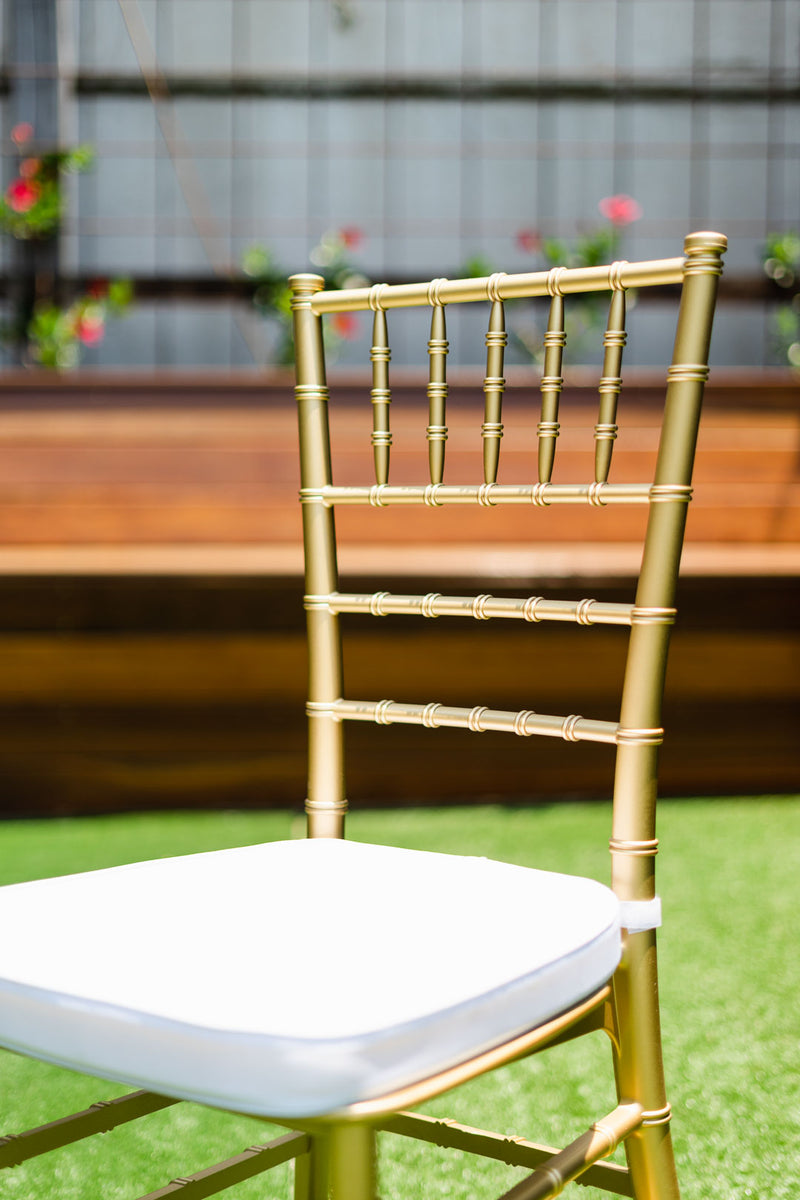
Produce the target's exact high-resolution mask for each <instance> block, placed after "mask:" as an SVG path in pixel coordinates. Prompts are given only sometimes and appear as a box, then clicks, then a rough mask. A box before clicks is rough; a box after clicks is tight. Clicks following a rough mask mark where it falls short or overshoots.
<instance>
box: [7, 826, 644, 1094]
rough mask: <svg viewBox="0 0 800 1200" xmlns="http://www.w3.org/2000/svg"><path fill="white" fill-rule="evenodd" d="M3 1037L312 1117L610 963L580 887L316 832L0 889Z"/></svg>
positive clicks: (609, 934) (470, 1046)
mask: <svg viewBox="0 0 800 1200" xmlns="http://www.w3.org/2000/svg"><path fill="white" fill-rule="evenodd" d="M0 928H2V930H3V935H2V940H1V941H0V1044H2V1045H5V1046H8V1047H10V1048H12V1049H15V1050H19V1051H21V1052H22V1053H26V1054H30V1055H32V1056H34V1057H37V1058H42V1059H46V1060H48V1061H50V1062H54V1063H59V1064H61V1065H63V1066H67V1067H72V1068H74V1069H75V1070H78V1071H82V1072H86V1073H88V1074H94V1075H99V1076H102V1077H104V1078H108V1079H114V1080H119V1081H122V1082H125V1083H127V1084H131V1085H134V1086H136V1087H143V1088H147V1089H149V1090H151V1091H155V1092H160V1093H163V1094H165V1095H169V1096H176V1097H183V1098H186V1099H190V1100H197V1101H200V1102H202V1103H206V1104H210V1105H214V1106H219V1107H222V1108H226V1109H233V1110H238V1111H242V1112H249V1113H254V1114H260V1115H265V1116H266V1115H273V1116H280V1117H292V1116H312V1115H319V1114H322V1113H325V1112H329V1111H332V1110H335V1109H337V1108H339V1107H342V1106H344V1105H347V1104H350V1103H353V1102H356V1101H359V1100H364V1099H371V1098H374V1097H376V1096H379V1095H381V1094H383V1093H385V1092H387V1091H390V1090H393V1089H395V1088H397V1087H401V1086H403V1085H406V1084H409V1083H411V1082H413V1081H415V1080H419V1079H423V1078H426V1077H428V1076H430V1075H432V1074H434V1073H436V1072H438V1071H440V1070H442V1069H444V1068H446V1067H448V1066H451V1065H453V1064H455V1063H457V1062H460V1061H463V1060H464V1059H466V1058H469V1057H470V1056H471V1055H473V1054H474V1053H476V1052H479V1051H481V1050H484V1049H488V1048H489V1047H491V1046H494V1045H498V1044H500V1043H502V1042H503V1041H506V1040H507V1039H508V1038H510V1037H511V1036H513V1035H515V1034H518V1033H521V1032H524V1031H525V1030H527V1029H531V1028H533V1027H535V1026H536V1025H539V1024H541V1023H543V1022H544V1021H545V1020H547V1019H548V1018H550V1017H552V1016H555V1015H556V1014H557V1013H559V1012H561V1011H562V1010H564V1009H565V1008H567V1007H569V1006H570V1005H571V1004H573V1003H574V1002H576V1001H578V1000H581V999H583V998H584V997H585V996H588V995H589V994H590V993H592V992H593V991H595V990H596V989H597V988H598V987H600V986H602V985H603V984H604V983H605V982H606V981H607V980H608V979H609V978H610V976H611V975H612V973H613V971H614V968H615V967H616V965H617V962H618V960H619V956H620V931H619V910H618V903H617V900H616V898H615V897H614V895H613V893H612V892H611V891H609V889H607V888H605V887H603V886H602V885H601V884H598V883H595V882H594V881H592V880H587V879H582V878H576V877H573V876H568V875H557V874H553V873H550V872H545V871H533V870H528V869H526V868H523V867H515V866H509V865H507V864H505V863H498V862H492V861H490V860H487V859H480V858H464V857H458V856H450V855H443V854H429V853H423V852H419V851H412V850H397V849H393V848H389V847H384V846H371V845H363V844H359V843H357V842H348V841H336V840H328V839H316V840H313V841H309V840H303V841H291V842H272V843H267V844H265V845H261V846H250V847H245V848H242V849H238V850H223V851H218V852H215V853H211V854H197V855H191V856H187V857H185V858H172V859H161V860H156V861H154V862H146V863H138V864H135V865H132V866H126V867H117V868H113V869H110V870H104V871H93V872H90V873H88V874H84V875H69V876H64V877H62V878H58V879H50V880H42V881H40V882H36V883H24V884H14V885H12V886H9V887H5V888H0Z"/></svg>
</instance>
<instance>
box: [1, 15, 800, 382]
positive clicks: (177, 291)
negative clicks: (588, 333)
mask: <svg viewBox="0 0 800 1200" xmlns="http://www.w3.org/2000/svg"><path fill="white" fill-rule="evenodd" d="M48 9H49V10H50V11H51V13H55V14H56V16H57V20H55V22H54V28H55V29H56V45H55V47H53V45H52V44H50V43H48V42H47V40H46V39H43V38H41V37H40V39H39V41H38V43H37V42H36V39H34V41H33V42H31V43H29V44H28V48H27V50H24V48H23V49H21V48H20V46H19V45H18V44H17V43H15V41H14V30H15V29H18V28H19V27H20V14H21V13H22V12H23V11H25V12H26V13H28V14H30V13H33V12H34V11H37V10H41V11H42V12H43V13H44V12H46V10H48ZM2 16H3V22H4V26H5V39H4V60H3V72H2V79H1V80H0V82H1V84H2V91H1V93H0V105H2V109H3V134H4V137H3V149H4V151H5V152H6V154H7V155H8V152H9V150H10V143H9V140H8V133H9V131H10V128H11V127H12V125H13V124H14V123H15V122H16V121H19V120H23V119H29V116H28V115H27V113H26V111H23V110H24V109H25V105H30V103H31V99H30V98H31V96H32V95H36V96H39V97H41V96H42V95H43V94H44V90H45V89H47V88H48V87H49V89H50V91H49V93H48V94H49V95H50V96H52V97H53V98H54V99H55V100H57V112H58V117H57V126H58V130H59V134H60V136H61V137H62V139H64V140H66V141H73V142H74V141H76V140H81V141H88V142H91V143H92V144H94V146H95V147H96V150H97V156H98V157H97V165H96V168H95V170H94V171H93V172H92V173H91V174H89V175H86V176H82V177H81V178H80V179H79V180H74V181H72V189H73V195H72V203H71V209H70V217H69V220H68V222H67V224H66V227H65V229H64V235H63V237H62V238H61V245H60V248H59V255H60V266H61V271H62V273H63V274H64V275H65V276H66V277H67V278H73V277H75V278H86V277H89V276H92V275H95V274H98V273H101V274H103V275H109V274H114V273H129V274H131V275H132V276H134V277H135V278H136V281H137V284H138V291H139V303H138V305H137V310H136V312H135V313H134V315H133V316H132V317H130V318H129V319H128V320H126V321H125V322H124V323H121V324H120V325H119V326H118V327H115V328H114V329H113V330H110V335H109V337H108V339H107V341H106V343H105V345H104V346H103V347H102V348H100V349H99V350H98V351H96V352H95V357H96V358H97V360H98V361H101V362H102V361H105V362H115V361H116V362H122V363H125V362H153V363H157V364H160V363H164V364H168V363H180V362H187V363H190V362H198V361H209V362H218V363H220V364H232V363H233V364H235V363H246V362H249V361H252V357H253V354H255V355H256V357H258V356H259V354H260V353H261V352H262V347H261V345H260V343H259V342H258V338H256V344H255V345H254V346H250V347H248V344H247V340H246V338H245V337H244V336H242V333H241V332H240V331H239V330H237V327H236V324H235V322H234V319H233V314H234V312H237V311H238V312H239V313H240V314H241V312H242V311H244V312H245V313H247V310H246V308H244V309H243V306H242V300H241V291H242V289H241V286H240V285H237V284H236V283H235V282H232V276H233V275H234V274H235V273H236V271H237V269H238V266H239V263H240V261H241V255H242V253H243V252H244V250H245V249H246V248H247V247H248V246H249V245H251V244H253V243H262V244H266V245H269V246H270V247H271V248H272V250H273V251H274V254H275V257H276V259H277V261H279V262H280V263H281V264H282V265H284V266H285V267H286V270H287V272H288V271H289V270H293V269H299V268H303V267H304V266H305V265H306V264H307V262H308V254H309V250H310V248H311V247H312V246H313V245H314V244H315V242H316V241H317V240H318V238H319V236H320V235H321V234H322V233H323V232H324V231H325V230H327V229H331V228H341V227H344V226H347V227H357V228H358V229H360V230H361V231H362V232H363V234H364V241H363V244H362V246H361V247H360V248H359V250H358V253H357V258H358V261H359V262H360V263H361V264H362V265H363V267H364V269H365V270H366V271H367V272H368V273H369V274H370V275H372V276H373V277H374V278H390V279H398V278H404V277H411V276H415V275H417V274H419V273H420V272H424V271H425V270H426V269H427V264H428V263H430V262H432V261H434V262H436V263H439V264H441V265H442V267H443V268H444V269H445V270H449V271H450V272H451V273H454V274H455V273H457V272H459V271H460V270H461V269H462V268H463V264H464V263H465V262H466V261H467V260H468V259H469V258H471V257H473V256H476V255H480V256H481V257H482V258H484V259H486V260H488V261H489V262H491V263H492V264H493V265H495V266H502V267H503V268H504V269H507V270H515V269H525V268H526V267H528V266H530V265H532V262H533V259H532V258H531V256H530V254H527V253H526V252H525V251H524V249H522V248H520V246H519V245H518V244H517V240H516V235H517V234H518V233H520V232H521V231H526V230H528V231H530V230H534V229H535V230H536V231H537V233H538V234H540V235H543V236H551V237H552V236H558V237H562V238H566V239H569V238H570V237H571V236H575V235H577V234H578V233H579V232H580V231H581V230H585V229H588V228H591V227H592V226H594V225H599V224H600V223H601V221H602V218H600V216H599V214H598V212H597V208H596V205H597V201H598V200H599V199H600V198H601V197H602V196H605V195H609V194H613V193H616V192H625V193H628V194H630V195H633V196H635V197H636V199H637V200H638V201H639V203H640V204H641V205H642V207H643V210H644V215H643V217H642V219H641V220H640V221H639V222H637V223H636V224H635V225H632V226H630V227H629V228H628V229H627V230H626V231H625V236H624V241H623V253H624V255H625V256H626V257H631V258H633V257H652V256H655V255H660V254H664V253H670V252H671V251H672V249H673V248H674V245H675V243H676V242H677V241H679V240H680V238H681V237H682V236H683V234H684V233H685V232H686V230H687V229H690V228H702V227H704V226H705V227H720V228H725V229H726V230H727V231H728V232H729V235H730V241H731V252H730V256H729V259H730V262H729V271H730V277H731V279H732V280H733V285H734V286H733V287H732V289H731V291H730V292H729V294H730V295H731V296H733V295H736V296H738V297H739V300H740V302H739V303H738V304H737V305H736V306H735V307H733V306H731V305H723V311H722V314H721V318H720V320H719V322H718V328H717V339H716V356H717V360H718V361H723V362H731V363H736V362H746V363H748V364H751V365H752V364H754V363H756V362H759V361H762V360H763V355H764V353H765V349H764V343H765V338H764V329H765V319H766V311H767V302H766V297H768V294H769V293H768V289H766V287H765V284H764V283H763V282H762V280H761V277H760V274H759V253H760V249H761V246H762V244H763V241H764V238H765V235H766V234H767V233H768V232H769V231H770V230H773V229H788V228H793V227H796V226H798V225H800V200H799V197H800V153H799V152H798V151H800V134H798V130H799V129H800V121H798V119H797V118H798V115H799V112H798V110H800V83H798V73H797V64H798V51H799V50H800V0H558V2H556V0H426V2H425V3H421V2H420V0H368V2H367V0H340V2H339V3H335V2H334V0H159V2H158V3H157V4H156V3H153V2H152V0H33V2H31V0H4V3H3V5H2ZM126 17H127V23H128V28H126ZM131 17H133V18H134V19H135V21H136V22H137V23H138V27H139V29H140V32H141V34H142V38H143V42H142V43H140V45H139V46H138V47H137V46H136V44H135V40H134V41H132V39H131V36H130V32H131V31H130V24H131ZM142 44H144V45H145V47H146V48H148V49H147V52H146V53H145V54H144V58H143V54H142V48H141V47H142ZM149 48H151V49H152V59H148V53H149ZM26 55H27V61H24V59H25V56H26ZM21 59H22V60H23V61H20V60H21ZM54 59H55V62H53V60H54ZM143 67H145V70H144V71H143ZM148 72H149V78H148ZM32 81H35V85H36V86H35V87H34V86H33V84H32ZM154 82H155V89H154V86H153V85H154ZM148 87H149V92H148ZM154 95H155V98H156V100H157V101H158V103H159V105H160V106H161V113H162V114H163V113H164V112H166V113H168V115H169V120H170V122H171V125H170V135H169V136H168V137H167V139H166V140H165V137H164V125H163V120H162V125H161V128H159V121H158V119H157V117H158V116H159V113H157V111H156V109H155V107H154V105H153V102H152V101H153V96H154ZM37 119H38V118H37ZM9 157H10V156H9ZM11 169H12V167H11V165H10V163H6V176H8V173H9V172H10V171H11ZM187 178H188V179H189V180H190V183H189V186H188V189H187V187H186V183H185V181H186V179H187ZM214 279H216V283H214V282H212V281H213V280H214ZM210 297H213V304H211V302H210ZM722 299H723V301H724V299H725V297H724V295H723V297H722ZM167 300H169V303H167ZM637 321H639V323H640V324H641V326H642V329H644V330H645V333H644V335H643V336H642V337H640V338H639V339H634V340H633V341H632V346H631V350H632V355H633V356H634V359H635V355H636V354H637V352H638V353H640V354H642V355H644V356H645V360H646V355H647V353H648V351H647V345H648V337H647V333H646V329H647V325H648V318H647V314H646V312H643V313H642V314H641V315H640V317H638V318H637ZM245 326H246V327H245V330H244V332H245V334H248V333H249V334H251V335H252V334H253V333H256V334H257V333H258V325H257V322H255V321H254V320H250V319H248V318H247V317H246V318H245ZM637 342H638V347H639V349H638V350H637Z"/></svg>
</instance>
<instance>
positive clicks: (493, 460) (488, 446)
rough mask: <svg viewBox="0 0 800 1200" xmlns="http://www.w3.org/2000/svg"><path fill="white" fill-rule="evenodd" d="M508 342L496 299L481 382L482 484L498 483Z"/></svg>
mask: <svg viewBox="0 0 800 1200" xmlns="http://www.w3.org/2000/svg"><path fill="white" fill-rule="evenodd" d="M507 343H508V335H507V334H506V325H505V313H504V310H503V302H502V300H499V299H495V300H493V302H492V311H491V314H490V317H489V329H488V331H487V333H486V378H485V379H484V381H483V390H484V393H485V395H486V406H485V410H484V421H483V425H482V426H481V437H482V438H483V480H484V483H496V482H497V466H498V463H499V461H500V439H501V437H502V436H503V425H502V422H501V419H500V418H501V416H502V409H503V392H504V391H505V386H506V381H505V379H504V378H503V356H504V350H505V347H506V345H507Z"/></svg>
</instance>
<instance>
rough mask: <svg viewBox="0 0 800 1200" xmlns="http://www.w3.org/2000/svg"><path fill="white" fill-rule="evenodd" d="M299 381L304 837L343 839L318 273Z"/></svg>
mask: <svg viewBox="0 0 800 1200" xmlns="http://www.w3.org/2000/svg"><path fill="white" fill-rule="evenodd" d="M289 286H290V287H291V289H292V315H293V320H294V337H295V354H296V360H297V364H296V379H297V383H296V386H295V396H296V397H297V413H298V421H299V425H300V488H301V491H300V500H301V507H302V512H303V543H304V547H305V592H306V594H305V601H304V603H305V608H306V622H307V629H308V704H307V712H308V795H307V798H306V813H307V819H308V836H309V837H343V836H344V816H345V812H346V811H347V800H346V799H345V792H344V744H343V743H344V738H343V731H342V725H341V722H339V721H337V720H335V719H334V717H333V715H332V714H331V712H330V705H331V704H332V703H333V702H334V701H336V700H338V699H339V698H340V697H341V695H342V690H343V688H342V647H341V636H340V632H339V619H338V616H337V615H336V613H332V612H331V611H330V607H329V604H328V597H329V596H330V595H331V594H332V593H334V592H336V591H337V590H338V570H337V565H336V531H335V527H334V516H333V509H332V508H330V507H328V506H327V505H326V504H325V502H324V498H323V495H322V489H323V488H325V487H328V486H330V484H331V448H330V431H329V425H328V388H327V382H326V377H325V354H324V348H323V343H322V325H321V320H320V317H319V316H318V315H317V314H316V313H314V312H313V310H312V298H313V296H314V295H315V293H316V292H319V291H321V290H322V288H323V287H324V286H325V281H324V279H323V278H322V277H321V276H320V275H293V276H292V277H291V279H290V280H289Z"/></svg>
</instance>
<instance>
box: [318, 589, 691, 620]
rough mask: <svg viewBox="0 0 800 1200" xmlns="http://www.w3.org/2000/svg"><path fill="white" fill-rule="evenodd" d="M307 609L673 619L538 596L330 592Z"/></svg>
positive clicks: (664, 613)
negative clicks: (519, 597)
mask: <svg viewBox="0 0 800 1200" xmlns="http://www.w3.org/2000/svg"><path fill="white" fill-rule="evenodd" d="M304 604H305V607H306V608H324V609H327V611H328V612H331V613H370V614H371V615H372V616H374V617H388V616H418V617H429V618H433V617H472V618H473V619H474V620H477V621H488V620H490V619H491V618H493V617H499V618H508V619H512V620H514V619H516V620H522V621H530V622H534V623H537V622H539V621H570V622H576V623H577V624H578V625H632V624H634V623H641V624H644V623H645V622H651V623H655V622H658V623H666V622H671V621H672V620H674V616H675V610H674V609H643V608H638V609H637V608H636V607H635V605H633V604H614V603H605V602H602V601H600V600H546V599H545V598H544V597H543V596H528V597H525V598H521V599H517V598H511V597H504V596H490V595H486V594H484V595H480V596H443V595H442V594H441V593H440V592H428V593H427V595H424V596H404V595H397V594H393V593H392V592H372V593H367V592H365V593H358V592H332V593H331V594H330V595H327V596H305V597H304Z"/></svg>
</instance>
